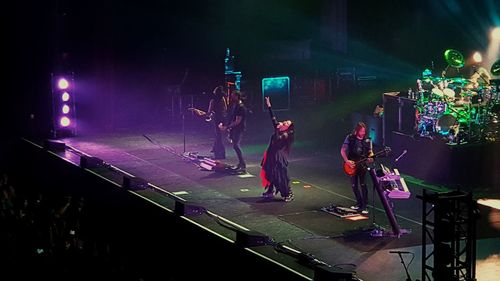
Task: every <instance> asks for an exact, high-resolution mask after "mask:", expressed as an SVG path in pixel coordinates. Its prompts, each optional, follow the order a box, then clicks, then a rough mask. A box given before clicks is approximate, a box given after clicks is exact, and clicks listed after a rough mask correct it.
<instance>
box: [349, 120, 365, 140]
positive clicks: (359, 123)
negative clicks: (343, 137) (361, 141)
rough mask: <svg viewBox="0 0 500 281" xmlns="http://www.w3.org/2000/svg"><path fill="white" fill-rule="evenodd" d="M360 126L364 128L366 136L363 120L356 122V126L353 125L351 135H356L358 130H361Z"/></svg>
mask: <svg viewBox="0 0 500 281" xmlns="http://www.w3.org/2000/svg"><path fill="white" fill-rule="evenodd" d="M361 128H365V137H366V124H365V123H363V122H358V124H356V127H354V130H352V136H354V137H355V136H356V134H357V133H358V132H359V130H361Z"/></svg>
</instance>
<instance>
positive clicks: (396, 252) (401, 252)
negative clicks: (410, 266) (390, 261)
mask: <svg viewBox="0 0 500 281" xmlns="http://www.w3.org/2000/svg"><path fill="white" fill-rule="evenodd" d="M389 253H391V254H413V253H412V252H407V251H389Z"/></svg>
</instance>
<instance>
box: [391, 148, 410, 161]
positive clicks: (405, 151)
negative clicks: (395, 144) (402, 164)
mask: <svg viewBox="0 0 500 281" xmlns="http://www.w3.org/2000/svg"><path fill="white" fill-rule="evenodd" d="M407 152H408V150H406V149H405V150H403V153H401V155H399V156H398V158H396V160H395V161H394V162H398V161H399V159H400V158H401V157H403V155H405V154H406V153H407Z"/></svg>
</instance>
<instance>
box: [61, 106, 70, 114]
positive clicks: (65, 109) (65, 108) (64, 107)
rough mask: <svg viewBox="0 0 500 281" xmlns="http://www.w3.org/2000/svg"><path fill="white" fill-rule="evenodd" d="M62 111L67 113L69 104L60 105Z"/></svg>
mask: <svg viewBox="0 0 500 281" xmlns="http://www.w3.org/2000/svg"><path fill="white" fill-rule="evenodd" d="M62 113H64V114H68V113H69V106H68V105H67V104H65V105H63V107H62Z"/></svg>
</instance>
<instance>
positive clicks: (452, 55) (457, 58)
mask: <svg viewBox="0 0 500 281" xmlns="http://www.w3.org/2000/svg"><path fill="white" fill-rule="evenodd" d="M444 59H445V60H446V62H447V63H448V65H449V66H451V67H456V68H459V67H463V66H464V63H465V61H464V56H463V55H462V54H461V53H460V52H459V51H457V50H453V49H448V50H446V51H445V52H444Z"/></svg>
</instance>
